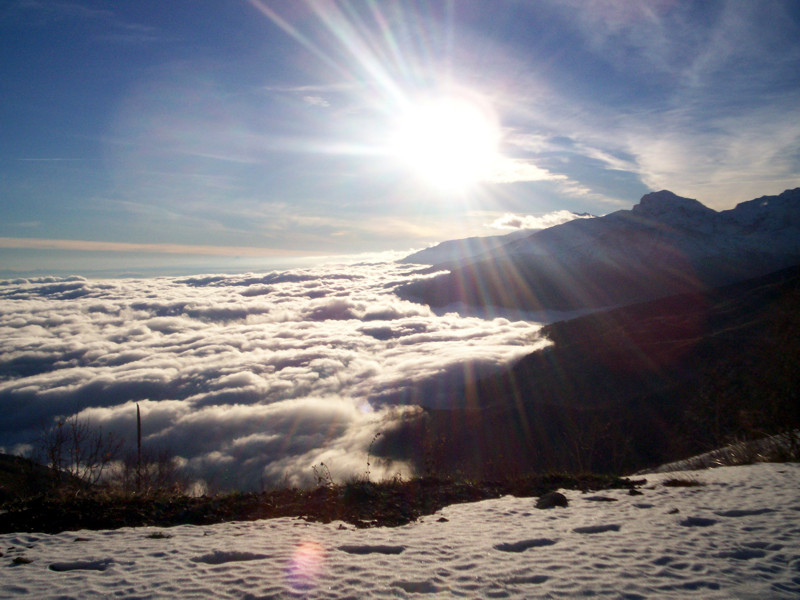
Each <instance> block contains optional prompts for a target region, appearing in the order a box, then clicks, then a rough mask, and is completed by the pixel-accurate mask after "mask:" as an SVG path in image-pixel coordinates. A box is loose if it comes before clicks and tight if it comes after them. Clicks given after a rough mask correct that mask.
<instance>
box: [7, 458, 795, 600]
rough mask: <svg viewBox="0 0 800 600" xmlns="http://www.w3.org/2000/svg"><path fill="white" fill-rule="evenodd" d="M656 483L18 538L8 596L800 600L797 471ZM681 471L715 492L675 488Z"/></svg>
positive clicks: (752, 470)
mask: <svg viewBox="0 0 800 600" xmlns="http://www.w3.org/2000/svg"><path fill="white" fill-rule="evenodd" d="M646 477H647V480H648V482H647V484H646V485H645V486H644V487H643V488H641V491H642V492H643V495H636V496H631V495H629V494H628V492H627V490H610V491H606V492H602V493H598V494H595V493H590V494H582V493H580V492H574V491H567V492H565V495H566V496H567V498H568V499H569V502H570V506H569V507H568V508H565V509H564V508H556V509H551V510H537V509H535V508H534V504H535V499H533V498H514V497H510V496H508V497H505V498H501V499H498V500H487V501H483V502H477V503H473V504H461V505H455V506H449V507H446V508H444V509H443V510H442V511H441V513H437V514H435V515H431V516H429V517H426V518H424V519H422V520H421V521H419V522H417V523H413V524H410V525H407V526H404V527H400V528H394V529H389V528H378V529H368V530H357V529H354V528H353V527H352V526H350V525H345V524H342V523H338V522H337V523H330V524H327V525H322V524H317V523H307V522H305V521H302V520H297V519H289V518H283V519H275V520H269V521H255V522H248V523H243V522H237V523H227V524H221V525H213V526H204V527H196V526H180V527H174V528H167V529H157V528H140V529H134V528H129V529H121V530H116V531H79V532H68V533H62V534H59V535H44V534H8V535H3V536H0V552H2V554H3V556H2V558H0V564H2V567H0V569H2V572H3V577H2V578H0V597H4V598H5V597H14V596H23V595H28V596H31V597H36V598H110V597H118V598H242V599H244V598H305V597H308V598H382V597H399V598H411V597H419V598H440V597H442V598H443V597H466V598H570V597H587V596H593V597H610V598H686V597H690V596H691V597H702V598H753V599H755V598H758V599H762V598H797V597H800V494H799V493H798V490H800V464H793V463H788V464H757V465H752V466H744V467H722V468H718V469H712V470H705V471H694V472H687V473H662V474H657V475H648V476H646ZM675 477H679V478H681V479H695V480H697V481H698V482H700V483H702V484H704V485H700V486H696V487H666V486H664V485H662V483H661V482H663V481H664V480H666V479H669V478H675ZM610 499H613V500H615V501H609V500H610ZM20 557H23V558H24V559H26V560H29V561H31V562H29V563H25V562H24V561H22V560H20ZM17 563H24V564H17Z"/></svg>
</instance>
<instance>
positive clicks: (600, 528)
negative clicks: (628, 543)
mask: <svg viewBox="0 0 800 600" xmlns="http://www.w3.org/2000/svg"><path fill="white" fill-rule="evenodd" d="M621 527H622V525H618V524H616V523H614V524H611V525H589V526H588V527H576V528H575V529H573V530H572V531H574V532H575V533H589V534H591V533H605V532H606V531H619V530H620V528H621Z"/></svg>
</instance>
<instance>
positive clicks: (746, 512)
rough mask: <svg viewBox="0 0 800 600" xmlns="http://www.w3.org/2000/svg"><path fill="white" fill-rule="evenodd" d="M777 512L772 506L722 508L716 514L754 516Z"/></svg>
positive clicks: (722, 515) (723, 515) (721, 515)
mask: <svg viewBox="0 0 800 600" xmlns="http://www.w3.org/2000/svg"><path fill="white" fill-rule="evenodd" d="M771 512H775V511H774V510H773V509H771V508H756V509H753V510H721V511H719V512H715V513H714V514H715V515H717V516H719V517H754V516H756V515H764V514H766V513H771Z"/></svg>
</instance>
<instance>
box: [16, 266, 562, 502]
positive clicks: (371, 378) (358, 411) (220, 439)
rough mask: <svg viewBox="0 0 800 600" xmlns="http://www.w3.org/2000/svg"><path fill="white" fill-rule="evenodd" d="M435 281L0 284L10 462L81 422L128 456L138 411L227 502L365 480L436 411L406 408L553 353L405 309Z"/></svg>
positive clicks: (362, 274) (157, 443) (348, 278)
mask: <svg viewBox="0 0 800 600" xmlns="http://www.w3.org/2000/svg"><path fill="white" fill-rule="evenodd" d="M424 276H426V275H421V274H419V273H418V267H415V266H414V265H399V264H394V263H369V264H368V263H363V264H355V265H353V264H350V265H338V266H326V267H316V268H313V269H298V270H292V271H283V272H271V273H267V274H252V273H251V274H246V275H207V276H195V277H159V278H147V279H116V280H108V279H105V280H92V279H84V278H81V277H67V278H53V277H47V278H32V279H14V280H5V281H0V410H2V413H3V418H2V420H0V451H5V452H14V453H16V452H20V451H22V450H25V449H26V448H28V445H29V444H32V443H33V441H34V440H35V439H36V437H37V435H38V434H39V433H40V432H41V430H42V427H43V426H46V425H47V424H48V423H52V421H53V419H54V418H56V417H57V416H60V415H71V414H76V413H79V414H80V416H81V417H82V418H86V419H89V420H90V421H91V422H92V423H93V424H95V425H98V426H102V428H103V430H104V431H108V432H112V433H113V434H114V435H116V436H118V437H120V438H123V439H125V440H126V443H127V444H128V445H129V447H130V444H132V443H135V437H136V425H135V419H136V404H139V405H140V407H141V411H142V422H143V445H144V446H145V447H149V448H158V449H168V450H170V451H171V452H173V453H175V454H176V455H178V456H179V457H180V458H181V460H183V461H185V464H186V466H187V467H188V469H189V470H190V472H192V473H193V474H194V475H195V476H196V477H198V478H200V479H202V480H204V481H206V482H209V484H211V485H213V486H216V487H220V488H227V487H233V488H256V487H258V486H260V485H264V484H274V483H281V482H283V483H287V482H288V483H291V484H308V483H310V482H311V481H312V479H313V472H312V469H311V467H312V465H315V464H318V463H320V462H324V463H325V464H326V465H328V466H329V467H330V469H331V471H332V474H333V475H334V477H335V478H337V479H340V478H346V477H348V476H351V475H354V474H358V473H364V470H365V465H366V457H367V452H368V451H369V448H370V443H371V442H372V440H373V438H374V437H375V435H376V434H377V433H379V432H387V431H390V430H392V429H393V428H395V427H398V426H399V425H400V424H401V423H402V422H403V419H407V418H409V417H410V416H411V415H413V414H414V413H415V412H417V411H419V410H420V409H419V408H418V407H417V406H416V405H417V404H426V403H428V400H429V403H430V404H431V405H436V404H437V403H438V402H439V400H438V399H437V398H436V397H434V396H435V395H432V396H430V397H428V396H425V395H420V394H419V393H411V390H414V389H420V386H422V387H423V388H425V386H426V385H427V388H425V389H429V390H434V389H436V386H435V385H431V382H436V381H437V379H438V380H440V381H442V382H446V383H447V385H450V384H452V383H453V382H454V381H456V382H457V381H458V374H459V373H464V374H474V373H475V372H485V371H487V370H491V369H492V368H496V367H498V366H501V365H504V364H507V363H509V362H510V361H513V360H514V359H516V358H519V357H521V356H522V355H524V354H527V353H529V352H531V351H533V350H535V349H537V348H541V347H542V346H544V345H546V344H547V341H546V340H544V339H542V338H541V337H540V336H539V334H538V331H539V325H538V324H536V323H531V322H526V321H509V320H508V319H504V318H494V319H481V318H476V317H462V316H459V315H458V314H455V313H447V314H439V315H437V314H435V313H434V312H432V311H431V310H430V309H429V308H428V307H427V306H423V305H420V304H415V303H412V302H408V301H404V300H401V299H400V298H398V297H397V296H396V295H395V294H394V293H393V290H394V289H395V288H396V287H397V286H399V285H402V284H405V283H408V282H409V281H411V280H413V279H415V278H419V277H424ZM447 397H448V398H452V394H450V395H448V396H447ZM371 472H372V474H373V475H374V476H375V477H378V478H380V477H382V476H390V475H393V474H395V473H398V472H400V473H403V474H408V472H409V465H407V464H404V463H398V462H395V463H392V462H390V461H388V460H384V461H378V462H377V464H373V465H372V468H371Z"/></svg>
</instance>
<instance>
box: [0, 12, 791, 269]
mask: <svg viewBox="0 0 800 600" xmlns="http://www.w3.org/2000/svg"><path fill="white" fill-rule="evenodd" d="M0 57H2V60H0V131H2V135H0V271H2V272H4V273H10V272H13V271H19V272H24V271H32V270H40V271H47V270H48V269H49V270H64V269H66V270H69V269H72V270H75V271H80V270H82V269H83V270H89V269H93V268H94V269H102V268H112V266H113V268H118V267H119V264H120V261H122V262H123V263H125V264H127V265H128V266H130V267H131V268H140V267H142V268H143V267H144V266H148V265H149V266H154V265H159V264H167V263H169V262H170V261H172V263H175V262H176V261H178V262H180V263H181V264H184V265H189V264H191V265H194V267H195V268H196V269H203V268H208V269H209V270H210V269H211V268H214V267H216V266H220V268H222V267H223V266H224V264H231V261H240V263H241V264H242V265H243V266H251V265H255V266H256V267H257V266H259V265H263V266H268V265H271V264H287V265H288V264H290V263H291V261H296V260H301V259H303V257H306V256H308V255H328V256H332V255H342V254H351V253H363V252H380V251H388V250H398V251H405V250H410V249H412V248H419V247H422V246H425V245H427V244H429V243H432V242H436V241H441V240H444V239H452V238H459V237H466V236H468V235H486V234H491V233H497V230H493V229H492V228H491V226H490V225H491V224H492V223H495V222H497V220H498V219H501V218H502V217H503V216H504V215H506V214H509V213H510V214H514V215H519V216H528V215H534V216H538V215H544V214H546V213H549V212H552V211H557V210H564V209H566V210H572V211H576V212H590V213H593V214H605V213H608V212H611V211H614V210H617V209H620V208H629V207H630V206H631V205H633V204H635V203H636V201H637V200H638V198H639V197H640V196H641V195H642V194H644V193H646V192H648V191H650V190H658V189H670V190H672V191H674V192H676V193H678V194H680V195H684V196H689V197H694V198H697V199H699V200H700V201H702V202H703V203H705V204H707V205H708V206H711V207H713V208H715V209H718V210H719V209H725V208H731V207H733V206H734V205H735V204H736V203H738V202H741V201H744V200H749V199H752V198H754V197H757V196H760V195H764V194H776V193H780V192H781V191H783V190H784V189H787V188H793V187H797V186H798V185H800V168H798V167H800V4H798V3H797V2H795V1H792V0H790V1H787V2H770V1H760V2H756V1H753V2H743V1H742V2H739V1H735V2H721V1H703V2H672V1H669V0H663V1H653V2H643V3H636V2H630V1H620V2H616V1H611V0H607V1H604V0H596V1H588V2H584V1H581V2H578V1H574V2H570V1H564V0H559V1H553V2H548V1H536V2H534V1H510V0H491V1H488V0H487V1H455V0H454V1H450V2H447V1H444V2H419V1H408V2H388V1H387V2H378V1H369V0H362V1H358V2H332V1H324V2H323V1H310V0H309V1H307V2H306V1H301V0H297V1H270V0H250V1H247V0H242V1H238V2H236V1H230V2H211V1H201V0H192V1H188V0H171V1H170V2H161V1H149V0H138V1H137V2H124V3H109V2H90V1H88V0H87V1H83V0H63V1H61V0H56V1H47V0H39V1H35V0H9V1H7V2H5V3H3V8H0ZM462 113H463V114H464V115H466V116H465V117H463V118H462V117H461V116H460V115H461V114H462ZM419 115H423V116H422V117H419ZM408 131H413V132H416V133H415V134H414V136H415V137H412V139H410V140H409V139H406V138H407V137H408V135H407V133H408ZM404 135H405V136H406V137H403V136H404ZM443 137H449V138H450V139H449V141H447V140H444V139H442V138H443ZM398 140H401V141H398ZM489 155H490V156H491V159H486V156H489ZM464 165H467V167H466V168H465V167H464ZM445 171H446V172H448V173H449V177H448V178H446V179H444V178H442V177H441V176H440V175H441V174H442V173H443V172H445ZM508 221H509V219H506V222H508ZM226 261H227V263H226ZM114 265H116V266H114Z"/></svg>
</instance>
